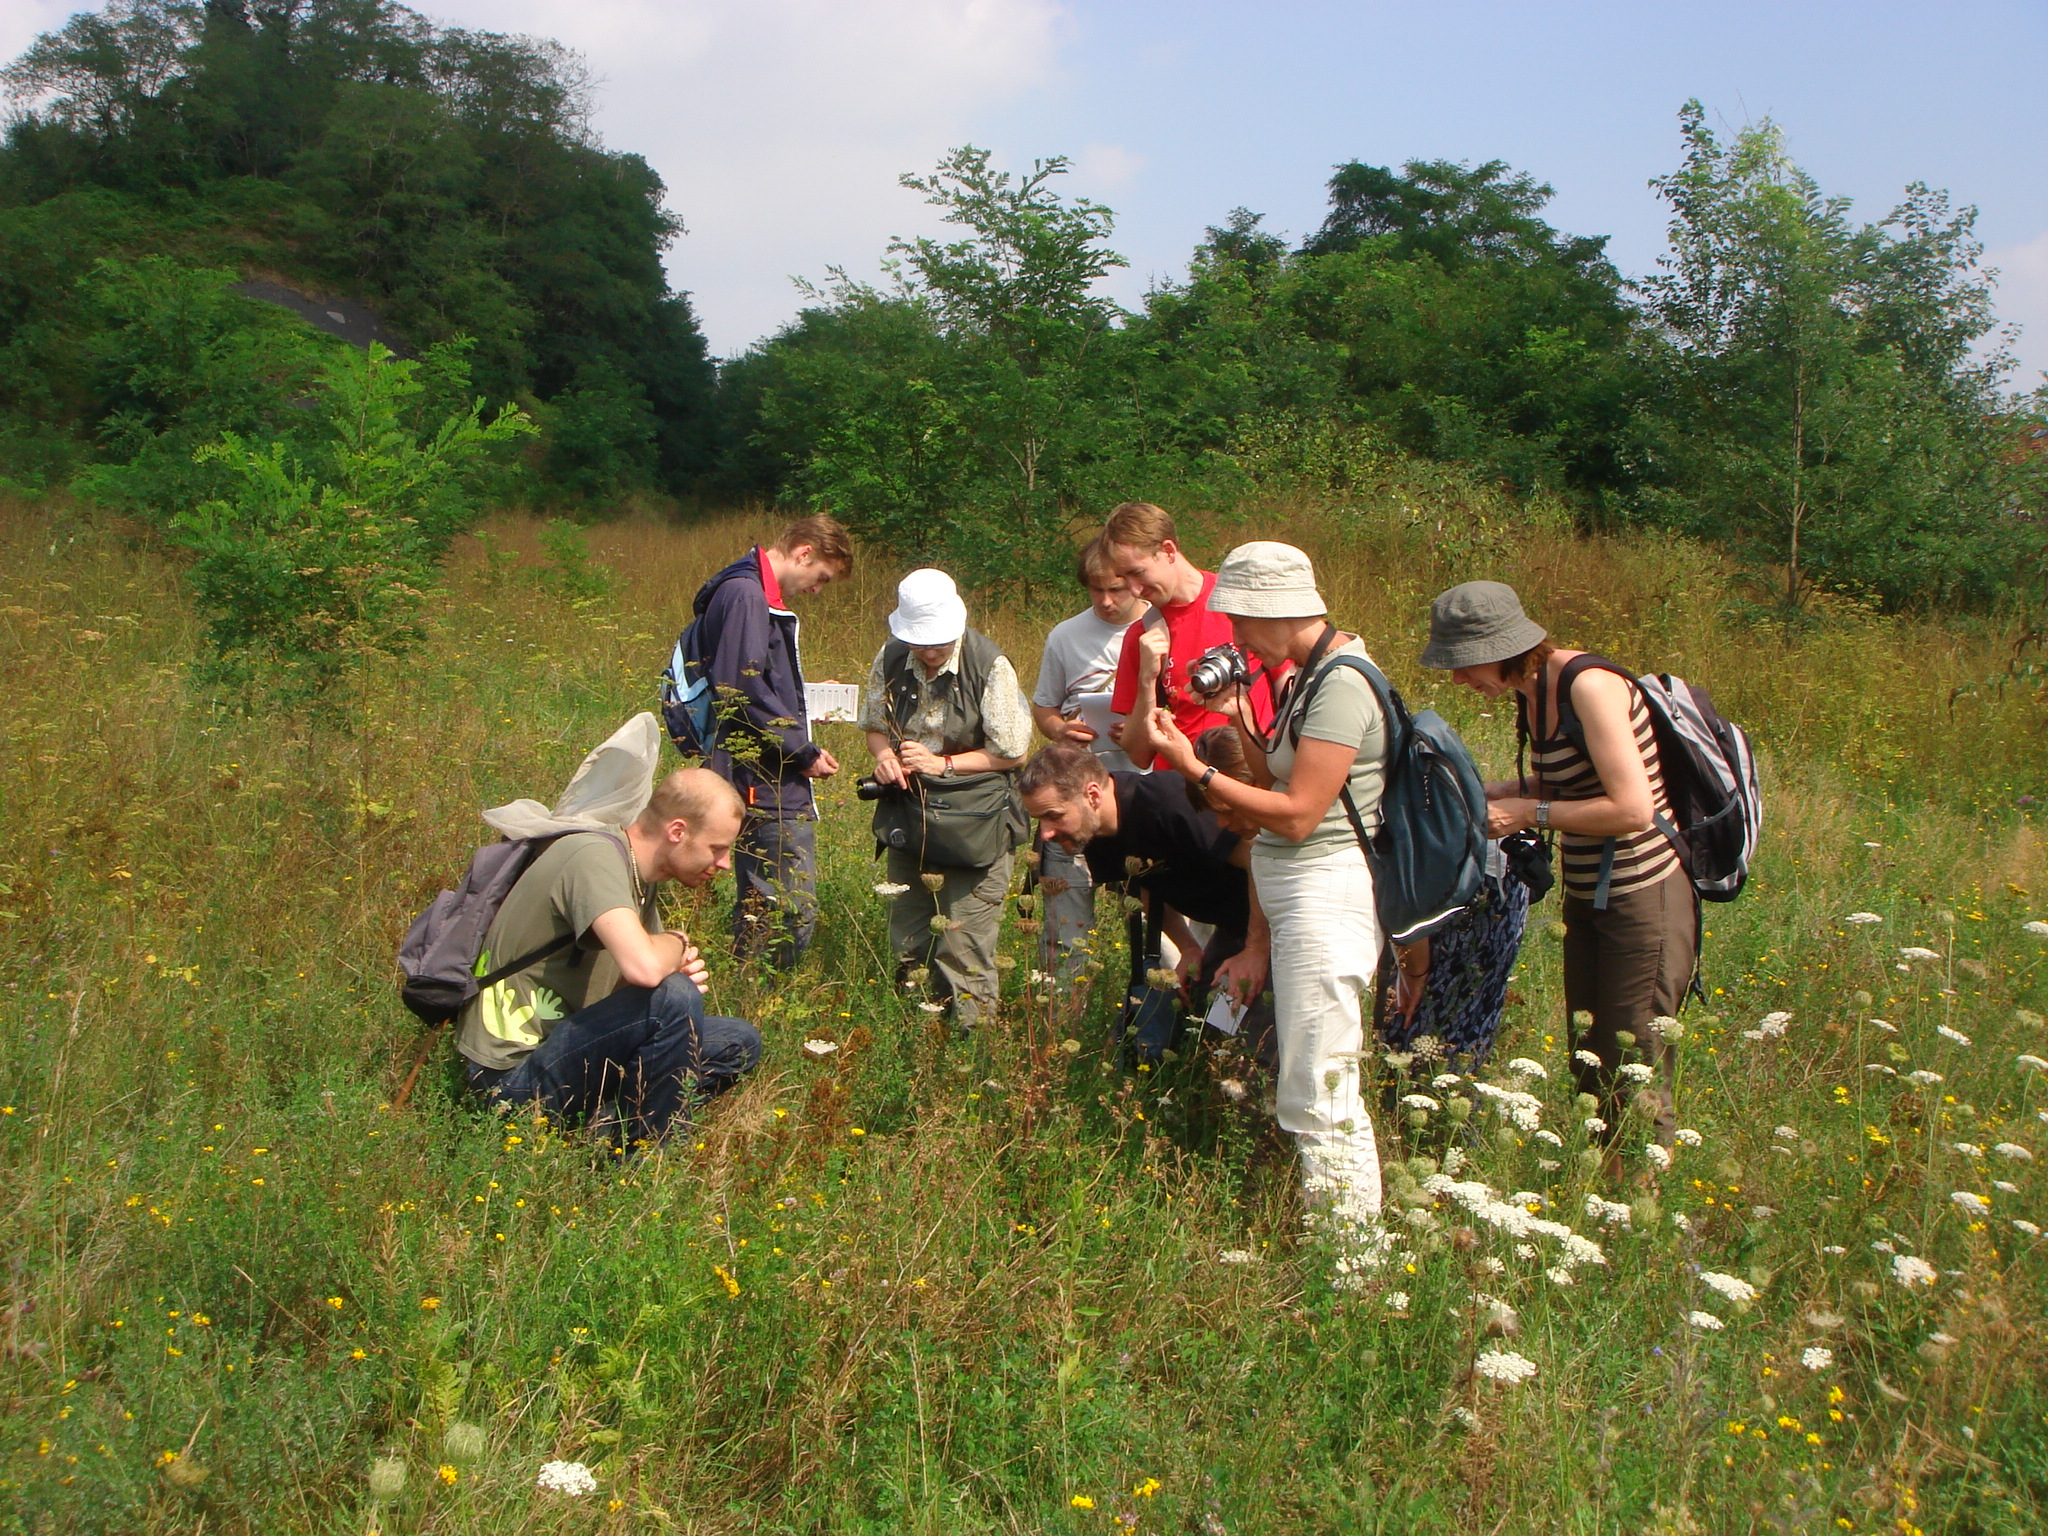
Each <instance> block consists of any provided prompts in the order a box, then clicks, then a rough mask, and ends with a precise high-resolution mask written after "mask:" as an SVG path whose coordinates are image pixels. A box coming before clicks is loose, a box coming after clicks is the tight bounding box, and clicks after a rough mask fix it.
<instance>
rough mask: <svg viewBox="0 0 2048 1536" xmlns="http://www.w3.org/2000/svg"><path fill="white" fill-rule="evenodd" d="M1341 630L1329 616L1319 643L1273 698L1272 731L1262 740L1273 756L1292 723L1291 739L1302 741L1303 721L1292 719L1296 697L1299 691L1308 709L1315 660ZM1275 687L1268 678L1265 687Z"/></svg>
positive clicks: (1314, 671)
mask: <svg viewBox="0 0 2048 1536" xmlns="http://www.w3.org/2000/svg"><path fill="white" fill-rule="evenodd" d="M1340 633H1341V631H1340V630H1339V629H1338V628H1337V626H1336V625H1334V624H1332V623H1331V622H1330V621H1329V620H1328V619H1325V620H1323V632H1322V633H1321V634H1320V635H1318V636H1316V643H1315V645H1314V646H1312V647H1311V648H1310V650H1309V653H1308V659H1307V660H1306V661H1304V662H1303V663H1302V664H1301V665H1300V666H1299V667H1296V668H1295V669H1294V675H1293V676H1292V677H1290V678H1288V679H1287V682H1286V683H1285V684H1284V685H1283V686H1282V688H1281V690H1280V693H1279V695H1278V696H1277V697H1276V698H1275V699H1274V701H1273V734H1272V736H1271V737H1270V738H1268V739H1267V740H1265V741H1264V742H1263V743H1262V745H1263V746H1264V747H1265V749H1266V755H1267V756H1268V757H1270V756H1272V754H1273V752H1274V750H1275V749H1276V748H1277V747H1278V746H1279V745H1280V733H1281V732H1282V731H1284V730H1286V729H1287V728H1288V726H1289V725H1293V726H1294V732H1293V736H1292V738H1291V739H1292V740H1294V741H1296V742H1299V741H1300V740H1301V727H1300V724H1299V722H1298V721H1296V720H1295V719H1294V718H1293V716H1294V714H1295V709H1294V701H1295V696H1296V695H1297V694H1298V695H1300V697H1301V707H1302V709H1303V710H1304V711H1305V710H1307V708H1308V696H1309V694H1310V693H1312V692H1313V691H1314V689H1315V677H1316V663H1317V662H1319V661H1321V660H1322V659H1323V652H1325V651H1327V650H1328V649H1329V648H1330V647H1331V645H1332V644H1334V643H1335V641H1336V639H1337V636H1338V635H1339V634H1340ZM1272 686H1273V685H1272V683H1271V681H1268V682H1267V684H1266V687H1267V688H1268V689H1269V690H1270V689H1271V688H1272Z"/></svg>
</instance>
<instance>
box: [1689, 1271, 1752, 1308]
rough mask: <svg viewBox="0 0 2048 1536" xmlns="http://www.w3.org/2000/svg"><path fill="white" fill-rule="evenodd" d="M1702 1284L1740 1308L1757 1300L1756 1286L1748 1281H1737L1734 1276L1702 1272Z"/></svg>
mask: <svg viewBox="0 0 2048 1536" xmlns="http://www.w3.org/2000/svg"><path fill="white" fill-rule="evenodd" d="M1700 1284H1701V1285H1704V1286H1705V1287H1706V1288H1707V1289H1708V1290H1710V1291H1712V1292H1714V1293H1715V1294H1716V1295H1719V1296H1722V1297H1725V1298H1726V1299H1728V1300H1729V1301H1732V1302H1734V1303H1735V1305H1737V1306H1738V1307H1746V1306H1748V1305H1749V1304H1750V1303H1751V1302H1752V1301H1755V1300H1756V1287H1755V1286H1753V1285H1751V1284H1750V1283H1749V1282H1748V1281H1747V1280H1739V1279H1737V1278H1736V1277H1735V1276H1734V1275H1724V1274H1722V1273H1721V1272H1720V1271H1719V1270H1713V1269H1703V1270H1701V1271H1700Z"/></svg>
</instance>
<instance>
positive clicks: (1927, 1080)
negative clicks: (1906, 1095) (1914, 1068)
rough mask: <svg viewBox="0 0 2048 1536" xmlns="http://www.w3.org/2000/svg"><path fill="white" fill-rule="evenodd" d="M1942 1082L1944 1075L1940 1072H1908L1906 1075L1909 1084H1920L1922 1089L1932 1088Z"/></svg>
mask: <svg viewBox="0 0 2048 1536" xmlns="http://www.w3.org/2000/svg"><path fill="white" fill-rule="evenodd" d="M1942 1080H1943V1079H1942V1075H1941V1074H1940V1073H1939V1072H1929V1071H1926V1070H1925V1069H1922V1070H1921V1071H1918V1072H1908V1073H1907V1074H1906V1081H1907V1082H1909V1083H1918V1084H1919V1085H1920V1086H1921V1087H1922V1088H1932V1087H1934V1085H1935V1084H1937V1083H1939V1082H1941V1081H1942Z"/></svg>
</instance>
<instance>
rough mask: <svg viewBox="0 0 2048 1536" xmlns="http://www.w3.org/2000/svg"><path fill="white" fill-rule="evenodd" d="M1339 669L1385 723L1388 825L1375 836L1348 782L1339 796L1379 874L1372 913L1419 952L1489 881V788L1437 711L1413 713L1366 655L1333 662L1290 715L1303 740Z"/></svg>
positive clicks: (1383, 812) (1383, 818)
mask: <svg viewBox="0 0 2048 1536" xmlns="http://www.w3.org/2000/svg"><path fill="white" fill-rule="evenodd" d="M1335 667H1349V668H1351V669H1352V670H1353V671H1355V672H1358V673H1360V674H1362V675H1363V676H1364V678H1365V680H1366V682H1367V683H1368V684H1369V685H1370V686H1371V688H1372V691H1373V695H1374V697H1376V698H1377V699H1378V700H1379V704H1380V711H1381V713H1382V714H1383V715H1385V717H1386V722H1387V772H1386V787H1385V788H1384V789H1383V790H1382V791H1381V793H1380V824H1379V827H1378V828H1377V830H1375V831H1372V832H1368V831H1367V830H1366V826H1365V819H1364V818H1363V817H1362V816H1360V815H1359V813H1358V806H1357V803H1356V802H1354V801H1353V800H1352V798H1351V785H1350V782H1349V779H1348V778H1347V780H1346V782H1345V784H1344V786H1343V787H1342V788H1341V789H1340V790H1339V791H1338V795H1339V796H1340V798H1342V800H1343V802H1344V812H1345V814H1346V815H1347V816H1349V817H1350V818H1351V830H1352V831H1353V832H1355V833H1356V834H1357V835H1358V841H1359V845H1360V846H1361V847H1363V848H1364V849H1365V856H1366V860H1367V862H1368V863H1370V864H1371V866H1372V889H1373V905H1374V906H1375V907H1377V908H1378V910H1379V918H1380V928H1381V930H1382V931H1383V932H1384V933H1385V934H1386V936H1387V938H1388V940H1389V941H1391V942H1392V943H1395V944H1411V943H1413V942H1414V941H1415V940H1417V939H1425V938H1428V937H1429V936H1430V935H1431V934H1433V933H1436V932H1438V931H1439V930H1441V929H1443V928H1445V927H1448V926H1449V925H1450V924H1451V923H1452V922H1453V921H1455V920H1456V919H1457V917H1458V916H1459V915H1460V914H1461V913H1462V912H1464V910H1465V909H1466V908H1467V907H1468V906H1470V905H1471V904H1472V901H1473V899H1474V898H1475V897H1476V896H1478V894H1479V889H1480V885H1481V883H1482V882H1483V881H1484V879H1485V877H1486V785H1485V783H1484V781H1482V780H1481V779H1480V777H1479V769H1478V767H1477V765H1475V764H1474V763H1473V761H1472V754H1471V752H1469V751H1468V750H1467V749H1466V747H1465V743H1464V740H1463V739H1462V738H1461V737H1460V736H1459V735H1458V733H1457V732H1456V731H1455V730H1453V729H1452V728H1451V724H1450V722H1449V721H1448V720H1446V719H1444V718H1443V716H1441V715H1439V714H1438V713H1437V712H1436V711H1435V710H1433V709H1425V710H1423V711H1422V712H1421V713H1420V714H1415V715H1411V714H1410V713H1409V712H1408V706H1407V705H1406V704H1404V703H1403V702H1402V700H1401V695H1400V693H1399V691H1398V690H1396V689H1395V687H1394V685H1393V684H1392V683H1390V682H1388V681H1387V678H1386V674H1385V673H1383V672H1381V671H1380V669H1379V668H1378V667H1376V666H1374V665H1373V664H1372V663H1371V662H1370V661H1368V660H1366V659H1365V657H1363V656H1350V655H1338V656H1332V657H1331V658H1330V659H1329V661H1328V662H1327V663H1326V664H1325V665H1324V666H1322V667H1320V668H1318V669H1317V671H1316V674H1315V676H1314V677H1313V678H1311V679H1309V680H1308V685H1307V686H1308V689H1309V692H1308V693H1307V694H1304V695H1303V697H1302V701H1301V705H1300V707H1299V708H1296V709H1290V710H1289V711H1288V714H1289V716H1290V718H1291V724H1292V730H1291V733H1290V734H1291V735H1292V736H1293V738H1294V739H1295V740H1296V741H1297V742H1298V741H1299V740H1300V737H1301V721H1302V720H1303V718H1304V717H1305V716H1306V715H1307V713H1308V706H1309V699H1310V698H1311V697H1312V696H1313V692H1314V690H1315V689H1316V688H1319V687H1320V686H1322V681H1323V679H1324V678H1326V677H1328V676H1329V675H1330V672H1331V669H1332V668H1335Z"/></svg>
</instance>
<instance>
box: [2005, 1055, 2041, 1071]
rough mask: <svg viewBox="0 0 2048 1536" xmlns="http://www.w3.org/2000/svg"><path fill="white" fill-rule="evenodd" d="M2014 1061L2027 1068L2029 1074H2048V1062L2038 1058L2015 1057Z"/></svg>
mask: <svg viewBox="0 0 2048 1536" xmlns="http://www.w3.org/2000/svg"><path fill="white" fill-rule="evenodd" d="M2013 1060H2014V1061H2016V1062H2018V1063H2019V1064H2020V1065H2021V1066H2023V1067H2025V1068H2026V1069H2027V1070H2028V1071H2029V1072H2048V1061H2043V1060H2042V1059H2041V1058H2040V1057H2038V1056H2033V1055H2022V1056H2015V1057H2013Z"/></svg>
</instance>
